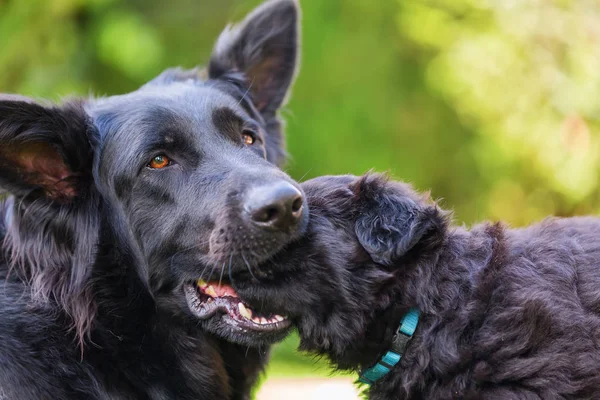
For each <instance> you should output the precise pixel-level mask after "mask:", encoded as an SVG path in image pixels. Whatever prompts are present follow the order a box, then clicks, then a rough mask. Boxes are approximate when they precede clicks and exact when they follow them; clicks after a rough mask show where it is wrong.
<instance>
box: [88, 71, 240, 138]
mask: <svg viewBox="0 0 600 400" xmlns="http://www.w3.org/2000/svg"><path fill="white" fill-rule="evenodd" d="M209 83H210V82H205V83H198V82H193V81H190V82H173V83H171V84H168V85H149V86H144V87H142V88H141V89H139V90H137V91H135V92H131V93H128V94H125V95H119V96H111V97H106V98H102V99H98V100H94V101H92V102H90V103H89V104H88V106H87V111H88V113H89V114H90V115H91V117H92V119H93V121H94V123H95V125H96V127H97V128H98V131H99V134H100V136H101V138H102V140H103V141H104V142H105V143H106V142H107V141H108V142H110V141H119V142H122V141H123V140H125V141H126V142H127V143H128V145H129V146H133V147H135V145H136V144H137V143H138V142H142V141H143V140H145V139H147V136H148V135H152V134H156V133H159V132H161V131H164V130H168V129H170V130H172V132H173V134H174V135H175V134H182V133H183V134H185V133H188V134H189V135H191V138H194V137H197V138H199V136H198V135H196V133H198V132H201V133H210V132H211V131H214V130H215V126H214V123H213V119H214V118H213V117H214V115H215V113H217V112H218V111H219V110H223V109H228V110H231V111H232V113H230V114H231V115H233V116H238V117H241V118H247V117H248V114H247V112H246V111H245V110H244V108H243V107H242V106H241V105H240V104H239V101H236V99H234V98H233V97H232V96H231V95H230V94H228V93H226V92H224V91H222V90H220V89H219V88H218V87H217V86H214V85H210V84H209ZM165 139H166V140H172V139H173V137H172V136H167V137H165Z"/></svg>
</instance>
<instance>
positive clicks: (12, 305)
mask: <svg viewBox="0 0 600 400" xmlns="http://www.w3.org/2000/svg"><path fill="white" fill-rule="evenodd" d="M297 22H298V8H297V4H296V2H295V1H294V0H275V1H270V2H267V3H265V4H263V5H262V6H261V7H259V8H258V9H257V10H256V11H255V12H253V13H252V14H251V15H250V16H249V17H248V18H247V19H246V20H245V22H244V23H243V24H241V25H239V26H236V27H233V28H230V29H227V30H226V31H225V32H223V34H222V35H221V37H220V38H219V40H218V42H217V45H216V46H215V51H214V53H213V56H212V58H211V60H210V64H209V67H208V69H207V71H206V72H205V75H203V72H202V71H199V70H191V71H184V70H168V71H166V72H164V73H163V74H162V75H160V76H159V77H158V78H156V79H155V80H153V81H152V82H150V83H148V84H147V85H145V86H144V87H142V88H141V89H139V90H137V91H135V92H133V93H129V94H126V95H122V96H114V97H108V98H102V99H91V100H79V101H70V102H68V103H66V104H64V105H62V106H53V105H42V104H39V103H36V102H34V101H32V100H30V99H26V98H21V97H17V96H4V97H2V98H1V99H0V188H1V190H2V191H3V192H4V193H5V194H6V193H8V194H9V196H8V197H5V199H4V201H3V202H2V203H0V244H1V249H2V251H1V255H0V275H1V276H2V278H1V280H0V398H2V399H4V398H6V399H11V400H12V399H26V400H32V399H35V400H43V399H51V400H57V399H61V400H62V399H195V400H197V399H211V400H212V399H242V398H248V396H249V390H250V386H251V385H252V383H253V382H254V380H255V379H256V377H257V375H258V373H259V372H260V371H261V370H262V367H263V365H264V362H265V358H266V355H265V353H266V352H265V351H264V350H265V349H263V351H259V350H260V349H256V350H255V349H251V348H248V346H246V345H253V344H261V343H265V342H270V341H272V340H275V339H277V338H279V337H280V336H281V335H283V334H284V333H285V331H286V330H287V329H288V326H289V325H290V322H289V321H287V320H285V319H284V318H283V317H281V316H277V315H268V314H264V315H258V314H255V315H248V313H246V312H242V313H240V310H244V307H243V305H239V300H238V299H237V298H235V293H233V292H232V290H231V288H230V287H229V286H226V285H223V286H220V287H217V288H216V289H215V288H212V287H209V286H207V285H204V286H203V288H204V289H206V288H208V289H209V292H211V290H212V291H215V290H216V292H215V293H213V292H211V293H213V295H214V296H213V297H211V298H208V297H207V296H205V295H203V294H202V291H201V290H200V289H198V288H197V281H198V279H199V278H202V277H203V276H204V277H206V279H207V280H209V279H211V277H212V279H213V280H216V279H219V278H223V277H224V276H225V277H226V276H227V275H228V269H229V268H230V267H231V266H232V265H244V266H245V265H247V264H248V265H254V264H257V263H260V262H263V261H265V260H266V259H268V258H269V257H270V256H271V255H273V254H274V253H275V252H276V251H278V250H280V249H281V248H282V246H284V245H285V244H287V243H288V242H289V241H290V240H293V239H295V238H296V237H297V236H298V235H300V234H302V232H303V230H304V228H305V226H306V219H307V213H306V212H304V211H303V210H304V207H303V204H302V203H303V194H302V191H301V189H300V188H299V187H298V185H297V184H296V183H294V182H293V181H292V180H291V179H290V178H289V177H288V176H287V175H285V174H284V173H283V172H281V171H280V170H278V169H277V168H276V165H279V164H281V162H282V161H283V159H284V155H285V154H284V151H283V148H282V133H281V127H280V122H279V120H278V118H277V111H278V109H279V108H280V106H281V105H282V104H283V102H284V100H285V97H286V93H287V90H288V88H289V86H290V85H291V83H292V81H293V78H294V74H295V67H296V58H297V54H296V53H297V42H298V28H297ZM211 288H212V289H211ZM217 292H218V293H217ZM206 330H208V331H210V332H212V333H214V334H216V335H217V336H219V337H220V338H218V337H217V336H213V335H212V334H208V333H207V332H206ZM224 339H226V340H227V341H225V340H224ZM230 342H236V343H240V344H244V346H242V345H237V344H232V343H230Z"/></svg>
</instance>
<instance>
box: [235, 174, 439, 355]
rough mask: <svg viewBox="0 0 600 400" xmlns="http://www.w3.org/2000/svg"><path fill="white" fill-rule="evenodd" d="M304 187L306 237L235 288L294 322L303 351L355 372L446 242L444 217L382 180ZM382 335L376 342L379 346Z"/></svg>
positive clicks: (325, 181) (242, 276) (345, 179)
mask: <svg viewBox="0 0 600 400" xmlns="http://www.w3.org/2000/svg"><path fill="white" fill-rule="evenodd" d="M302 186H303V189H304V191H305V193H306V196H307V199H308V202H309V207H310V213H311V215H310V222H309V226H308V229H307V232H306V234H305V235H304V236H303V237H302V238H301V239H300V240H298V241H296V242H294V243H292V244H291V245H289V246H287V247H286V248H285V249H284V250H283V251H282V252H280V253H279V254H277V255H276V256H275V257H274V258H272V259H270V260H269V261H268V262H266V263H264V264H262V265H260V266H259V267H257V268H256V269H257V270H259V271H260V273H261V276H262V278H261V279H259V280H255V279H254V278H253V277H252V276H250V275H249V274H248V273H245V272H244V271H242V270H239V271H238V272H237V273H236V274H234V287H235V288H236V290H237V291H238V293H239V294H240V296H241V297H242V298H243V299H244V301H247V302H248V304H249V305H250V306H251V307H258V308H259V310H261V311H262V312H275V313H282V314H285V315H288V316H290V318H292V319H293V320H294V322H295V324H296V325H297V327H298V330H299V332H300V337H301V340H302V342H301V345H302V348H303V349H306V350H311V351H316V352H318V353H321V354H327V355H329V356H330V358H331V359H332V360H333V361H334V362H336V363H337V364H338V365H339V366H342V367H344V365H356V364H355V362H356V359H350V358H352V357H358V360H362V359H364V357H371V354H372V352H369V349H367V348H365V347H362V346H363V345H364V344H366V343H371V342H373V340H366V338H367V335H371V334H372V332H373V331H375V332H377V330H373V329H370V327H371V325H372V324H374V323H376V320H377V318H376V316H378V315H379V316H380V317H381V314H382V313H384V312H386V310H387V309H388V308H389V307H390V305H391V304H392V302H397V301H398V299H400V298H401V296H402V293H401V292H400V291H401V289H400V288H401V286H402V285H401V284H400V282H402V278H403V276H404V275H405V274H406V273H407V272H408V269H409V268H411V265H412V264H413V262H414V260H415V259H418V258H420V257H421V256H423V255H424V254H426V253H427V252H428V251H429V249H431V248H433V247H435V246H436V245H438V244H439V242H440V241H441V240H442V238H443V234H444V232H445V229H446V218H445V216H444V214H443V213H442V212H441V211H440V210H439V209H438V208H437V206H436V205H435V204H433V203H431V202H430V201H429V200H428V199H427V198H426V197H425V196H421V195H419V194H417V193H416V192H415V191H413V190H412V189H411V188H410V187H409V186H408V185H406V184H403V183H399V182H393V181H389V180H388V179H386V178H385V177H384V176H382V175H366V176H364V177H360V178H359V177H354V176H326V177H321V178H316V179H313V180H310V181H307V182H305V183H304V184H303V185H302ZM255 275H256V274H255ZM384 332H385V331H384ZM384 332H380V333H379V334H381V337H379V338H371V339H374V340H375V342H378V343H381V341H382V340H384ZM349 349H354V350H355V351H349ZM369 360H370V359H369ZM359 362H360V361H359ZM365 362H366V361H365ZM346 363H347V364H346Z"/></svg>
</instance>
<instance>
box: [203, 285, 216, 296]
mask: <svg viewBox="0 0 600 400" xmlns="http://www.w3.org/2000/svg"><path fill="white" fill-rule="evenodd" d="M204 293H206V294H207V295H209V296H211V297H217V292H215V288H214V287H212V285H211V286H209V287H207V288H206V289H205V290H204Z"/></svg>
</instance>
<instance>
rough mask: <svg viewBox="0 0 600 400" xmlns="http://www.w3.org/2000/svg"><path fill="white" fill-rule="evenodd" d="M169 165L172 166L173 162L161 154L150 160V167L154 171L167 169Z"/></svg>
mask: <svg viewBox="0 0 600 400" xmlns="http://www.w3.org/2000/svg"><path fill="white" fill-rule="evenodd" d="M169 164H171V160H169V158H168V157H167V156H165V155H163V154H160V155H158V156H156V157H154V158H153V159H152V160H150V162H149V163H148V167H150V168H152V169H161V168H164V167H167V166H168V165H169Z"/></svg>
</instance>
